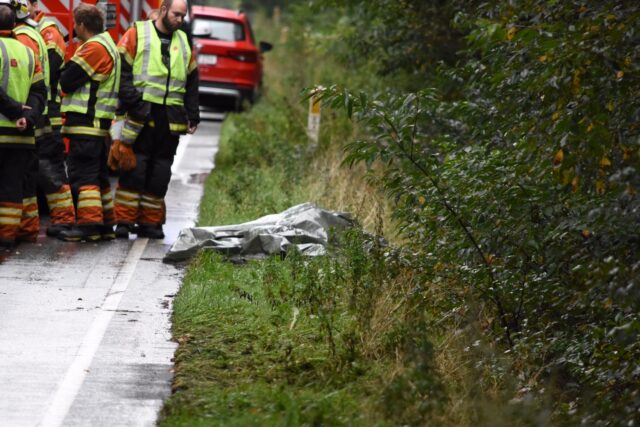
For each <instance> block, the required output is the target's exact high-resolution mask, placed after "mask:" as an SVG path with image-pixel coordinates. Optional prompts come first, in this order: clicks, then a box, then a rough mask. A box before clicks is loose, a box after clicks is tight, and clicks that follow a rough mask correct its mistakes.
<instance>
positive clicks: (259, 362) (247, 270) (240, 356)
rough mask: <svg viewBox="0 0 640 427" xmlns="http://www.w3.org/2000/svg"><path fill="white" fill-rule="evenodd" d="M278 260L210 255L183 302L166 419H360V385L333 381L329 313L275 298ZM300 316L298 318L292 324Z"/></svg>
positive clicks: (196, 269)
mask: <svg viewBox="0 0 640 427" xmlns="http://www.w3.org/2000/svg"><path fill="white" fill-rule="evenodd" d="M283 263H288V261H282V260H280V259H277V258H275V259H269V260H266V261H260V262H251V263H249V264H247V265H244V266H236V265H233V264H231V263H229V262H227V261H225V260H223V259H222V258H220V256H218V255H214V254H202V255H200V256H199V257H198V259H197V260H196V261H195V262H194V263H193V265H192V266H191V268H190V270H189V273H188V275H187V277H186V280H185V284H184V286H183V288H182V290H181V292H180V294H179V296H178V298H177V299H176V301H175V316H174V325H175V326H174V334H175V336H176V338H177V339H178V341H179V342H180V343H181V346H180V348H179V350H178V353H177V355H176V357H177V371H176V379H175V384H174V387H175V391H176V393H175V394H174V395H173V397H172V398H171V399H170V401H169V402H168V404H167V406H166V407H165V410H164V414H165V417H166V418H165V419H164V420H163V425H176V426H180V425H189V426H191V425H227V426H235V425H278V426H280V425H318V424H323V425H352V424H354V423H357V420H358V418H359V417H360V416H359V415H358V410H359V406H360V403H359V396H360V395H361V390H359V388H360V386H359V384H358V383H351V382H343V383H342V384H337V383H336V382H335V381H333V379H334V378H333V377H334V376H335V375H334V374H335V373H334V372H333V368H332V367H331V366H330V351H329V349H328V346H327V343H326V339H325V337H323V336H322V334H321V332H320V331H321V325H320V323H321V320H320V319H319V318H318V317H314V316H309V315H308V313H305V312H304V311H303V312H300V313H299V314H297V315H296V314H295V311H294V305H293V304H292V303H290V302H282V301H281V302H279V303H278V302H274V299H273V297H271V298H270V297H269V296H268V293H269V291H274V288H276V289H278V291H283V290H284V288H283V287H282V283H275V282H274V283H272V287H266V286H265V280H264V278H265V277H270V275H273V274H274V271H275V272H278V271H281V270H282V268H283V266H282V264H283ZM294 317H295V318H296V321H295V323H294Z"/></svg>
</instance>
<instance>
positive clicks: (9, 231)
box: [0, 147, 38, 243]
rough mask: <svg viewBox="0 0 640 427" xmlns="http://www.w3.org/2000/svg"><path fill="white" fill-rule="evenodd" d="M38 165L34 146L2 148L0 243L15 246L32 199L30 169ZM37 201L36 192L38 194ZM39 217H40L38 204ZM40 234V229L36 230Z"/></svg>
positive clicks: (0, 161) (0, 163) (36, 212)
mask: <svg viewBox="0 0 640 427" xmlns="http://www.w3.org/2000/svg"><path fill="white" fill-rule="evenodd" d="M33 163H35V164H36V166H37V164H38V162H37V157H36V154H35V150H34V149H33V148H31V147H24V148H22V147H20V148H14V147H0V242H2V243H13V242H15V241H16V239H17V238H18V233H19V231H20V225H21V223H22V220H23V215H24V212H25V209H24V208H25V207H26V206H30V203H31V202H32V200H30V199H28V198H26V197H25V194H26V193H25V186H26V185H27V180H26V178H27V169H28V168H29V167H30V166H31V167H33ZM34 198H35V193H34ZM35 203H36V209H35V214H36V218H37V214H38V208H37V201H36V202H35ZM36 235H37V230H36Z"/></svg>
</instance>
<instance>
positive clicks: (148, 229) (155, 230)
mask: <svg viewBox="0 0 640 427" xmlns="http://www.w3.org/2000/svg"><path fill="white" fill-rule="evenodd" d="M138 237H147V238H149V239H164V233H163V232H162V225H160V224H157V225H140V227H139V228H138Z"/></svg>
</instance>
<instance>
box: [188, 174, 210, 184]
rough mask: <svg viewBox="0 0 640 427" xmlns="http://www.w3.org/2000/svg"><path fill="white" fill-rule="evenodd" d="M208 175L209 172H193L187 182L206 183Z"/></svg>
mask: <svg viewBox="0 0 640 427" xmlns="http://www.w3.org/2000/svg"><path fill="white" fill-rule="evenodd" d="M208 176H209V173H192V174H191V175H189V179H188V180H187V184H204V182H205V181H206V180H207V177H208Z"/></svg>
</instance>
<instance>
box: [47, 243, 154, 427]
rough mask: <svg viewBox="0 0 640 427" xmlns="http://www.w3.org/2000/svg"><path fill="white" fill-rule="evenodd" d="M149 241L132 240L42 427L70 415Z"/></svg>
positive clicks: (55, 426)
mask: <svg viewBox="0 0 640 427" xmlns="http://www.w3.org/2000/svg"><path fill="white" fill-rule="evenodd" d="M148 242H149V239H147V238H142V239H136V241H135V242H133V245H132V246H131V249H129V252H128V253H127V256H126V258H125V261H124V263H123V265H122V267H121V268H120V270H119V271H118V274H117V275H116V278H115V280H114V282H113V285H111V288H109V291H108V292H107V296H106V297H105V299H104V302H103V303H102V305H101V306H100V309H99V310H100V311H99V313H98V315H97V316H96V317H95V318H94V320H93V322H92V323H91V327H90V328H89V330H88V331H87V333H86V334H85V336H84V338H83V339H82V343H81V344H80V347H79V348H78V352H77V354H76V356H75V358H74V360H73V362H72V363H71V365H70V366H69V368H68V369H67V372H66V373H65V376H64V379H63V380H62V381H61V382H60V384H59V385H58V389H57V390H56V393H55V395H54V396H53V398H52V400H51V401H50V403H49V405H48V407H47V410H46V412H45V413H44V416H43V417H42V420H41V421H40V423H39V424H38V425H39V426H40V427H59V426H61V425H62V423H63V422H64V420H65V418H66V417H67V414H68V413H69V410H70V409H71V405H73V402H74V401H75V399H76V396H77V395H78V392H79V391H80V388H81V387H82V384H83V383H84V380H85V378H86V376H87V373H88V372H89V368H90V367H91V362H92V361H93V358H94V356H95V354H96V351H97V350H98V347H99V346H100V343H101V342H102V338H103V337H104V334H105V332H106V331H107V328H108V327H109V323H110V322H111V319H112V318H113V316H114V314H115V311H116V309H117V308H118V305H120V300H122V296H123V295H124V292H125V291H126V290H127V287H128V286H129V283H130V282H131V278H132V277H133V273H134V272H135V270H136V267H137V265H138V261H140V258H141V257H142V254H143V252H144V250H145V248H146V247H147V243H148Z"/></svg>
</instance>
